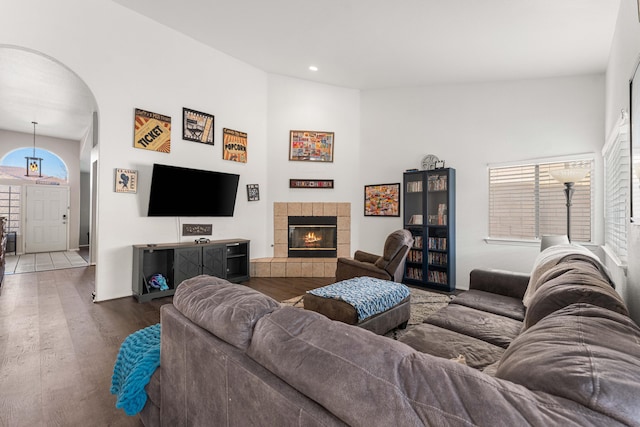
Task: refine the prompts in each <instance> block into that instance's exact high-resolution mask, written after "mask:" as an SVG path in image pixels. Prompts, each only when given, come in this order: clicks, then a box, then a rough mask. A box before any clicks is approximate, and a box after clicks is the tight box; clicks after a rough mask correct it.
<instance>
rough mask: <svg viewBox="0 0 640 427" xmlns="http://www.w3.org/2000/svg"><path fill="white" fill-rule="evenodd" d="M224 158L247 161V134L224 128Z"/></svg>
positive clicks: (233, 160)
mask: <svg viewBox="0 0 640 427" xmlns="http://www.w3.org/2000/svg"><path fill="white" fill-rule="evenodd" d="M222 158H223V159H224V160H231V161H232V162H240V163H247V134H246V133H244V132H240V131H237V130H232V129H226V128H225V129H222Z"/></svg>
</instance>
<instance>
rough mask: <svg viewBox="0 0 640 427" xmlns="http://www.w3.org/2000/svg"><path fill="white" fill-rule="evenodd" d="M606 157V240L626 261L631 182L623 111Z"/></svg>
mask: <svg viewBox="0 0 640 427" xmlns="http://www.w3.org/2000/svg"><path fill="white" fill-rule="evenodd" d="M602 156H603V157H604V185H605V191H604V193H605V194H604V200H605V202H604V234H605V236H604V244H605V247H607V248H608V249H609V250H610V251H611V252H613V253H614V254H616V256H617V257H618V258H619V260H620V261H621V262H622V263H625V264H626V262H627V218H628V217H629V205H628V202H627V201H628V200H629V190H630V188H629V186H630V183H631V179H630V178H631V177H630V173H631V152H630V147H629V123H628V117H627V115H626V114H623V115H622V116H621V118H620V119H619V120H618V122H617V123H616V125H615V127H614V129H613V130H612V132H611V134H610V136H609V138H608V139H607V143H606V144H605V146H604V148H603V149H602Z"/></svg>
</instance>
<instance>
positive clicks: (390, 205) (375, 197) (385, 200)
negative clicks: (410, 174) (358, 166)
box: [364, 183, 400, 216]
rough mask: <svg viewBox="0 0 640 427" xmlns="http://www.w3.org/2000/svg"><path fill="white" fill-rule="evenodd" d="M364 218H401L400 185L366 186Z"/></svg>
mask: <svg viewBox="0 0 640 427" xmlns="http://www.w3.org/2000/svg"><path fill="white" fill-rule="evenodd" d="M364 216H400V183H396V184H375V185H365V186H364Z"/></svg>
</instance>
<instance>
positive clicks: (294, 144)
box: [289, 130, 334, 162]
mask: <svg viewBox="0 0 640 427" xmlns="http://www.w3.org/2000/svg"><path fill="white" fill-rule="evenodd" d="M333 145H334V133H333V132H317V131H310V130H292V131H290V132H289V160H291V161H302V162H333Z"/></svg>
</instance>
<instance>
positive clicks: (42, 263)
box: [4, 251, 89, 274]
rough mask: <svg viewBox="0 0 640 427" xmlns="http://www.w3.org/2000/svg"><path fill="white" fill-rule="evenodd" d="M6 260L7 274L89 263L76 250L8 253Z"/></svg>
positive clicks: (57, 268) (56, 268) (79, 265)
mask: <svg viewBox="0 0 640 427" xmlns="http://www.w3.org/2000/svg"><path fill="white" fill-rule="evenodd" d="M5 260H6V263H7V264H6V269H5V272H4V273H5V274H19V273H33V272H34V271H47V270H60V269H63V268H74V267H86V266H87V265H89V264H88V263H87V261H86V260H85V259H84V258H82V256H80V254H79V253H78V252H75V251H66V252H42V253H37V254H24V255H17V256H16V255H8V256H7V257H6V258H5Z"/></svg>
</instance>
